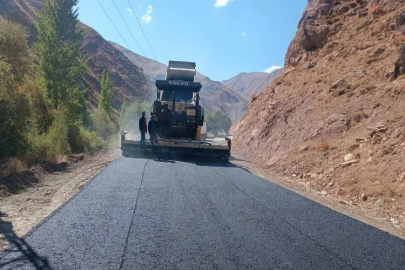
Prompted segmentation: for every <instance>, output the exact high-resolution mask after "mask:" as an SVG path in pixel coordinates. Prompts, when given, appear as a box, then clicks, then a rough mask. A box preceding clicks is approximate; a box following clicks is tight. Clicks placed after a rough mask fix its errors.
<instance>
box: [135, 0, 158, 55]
mask: <svg viewBox="0 0 405 270" xmlns="http://www.w3.org/2000/svg"><path fill="white" fill-rule="evenodd" d="M128 3H129V6H130V7H131V9H132V11H133V13H134V15H135V18H136V21H137V22H138V25H139V28H141V31H142V34H143V36H144V37H145V39H146V42H148V45H149V48H150V50H151V51H152V53H153V55H154V56H155V60H156V61H158V59H157V57H156V54H155V52H154V51H153V49H152V46H151V45H150V43H149V40H148V38H147V37H146V35H145V32H144V31H143V29H142V25H141V23H140V22H139V20H138V16H136V13H135V9H134V8H133V7H132V4H131V1H129V0H128Z"/></svg>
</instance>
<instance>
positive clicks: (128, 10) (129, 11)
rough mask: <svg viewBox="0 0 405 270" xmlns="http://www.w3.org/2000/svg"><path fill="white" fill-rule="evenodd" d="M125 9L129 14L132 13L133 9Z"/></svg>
mask: <svg viewBox="0 0 405 270" xmlns="http://www.w3.org/2000/svg"><path fill="white" fill-rule="evenodd" d="M125 10H126V11H127V12H128V13H129V14H131V15H134V11H133V10H132V9H131V8H129V7H127V8H126V9H125Z"/></svg>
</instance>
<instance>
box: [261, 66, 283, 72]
mask: <svg viewBox="0 0 405 270" xmlns="http://www.w3.org/2000/svg"><path fill="white" fill-rule="evenodd" d="M280 68H283V67H279V66H271V67H269V68H268V69H266V70H265V71H264V72H266V73H269V74H270V73H272V72H273V71H275V70H277V69H280Z"/></svg>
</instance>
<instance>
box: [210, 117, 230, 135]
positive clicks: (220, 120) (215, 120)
mask: <svg viewBox="0 0 405 270" xmlns="http://www.w3.org/2000/svg"><path fill="white" fill-rule="evenodd" d="M205 121H206V122H207V128H208V131H209V132H212V133H214V134H215V133H217V132H218V131H219V130H221V129H223V130H224V131H225V132H228V131H229V129H230V128H231V126H232V121H231V119H230V118H229V116H228V115H226V114H224V113H223V112H221V111H216V112H213V113H209V114H208V115H207V116H206V117H205Z"/></svg>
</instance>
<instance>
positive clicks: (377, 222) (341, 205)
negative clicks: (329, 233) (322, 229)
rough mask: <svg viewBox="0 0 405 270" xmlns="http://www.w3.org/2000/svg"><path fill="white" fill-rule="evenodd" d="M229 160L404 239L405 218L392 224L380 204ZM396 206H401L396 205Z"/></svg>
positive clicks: (233, 159) (238, 160) (240, 160)
mask: <svg viewBox="0 0 405 270" xmlns="http://www.w3.org/2000/svg"><path fill="white" fill-rule="evenodd" d="M231 162H232V163H233V164H235V165H237V166H240V167H242V168H244V169H247V170H248V171H250V172H251V173H253V174H255V175H257V176H259V177H261V178H263V179H266V180H268V181H270V182H273V183H275V184H277V185H280V186H282V187H284V188H286V189H289V190H291V191H293V192H296V193H298V194H300V195H301V196H304V197H306V198H308V199H310V200H312V201H315V202H317V203H319V204H322V205H324V206H326V207H329V208H331V209H333V210H335V211H338V212H340V213H342V214H344V215H347V216H350V217H352V218H354V219H357V220H360V221H362V222H364V223H367V224H369V225H371V226H373V227H376V228H378V229H380V230H383V231H385V232H388V233H390V234H392V235H395V236H397V237H400V238H402V239H405V220H404V221H403V222H402V223H401V222H400V223H398V224H394V223H393V220H392V219H390V218H388V217H387V215H385V212H386V211H387V209H385V208H383V207H381V206H375V205H373V204H371V205H370V204H367V202H353V201H346V200H345V199H344V198H339V197H338V196H334V194H328V193H325V192H322V190H318V189H316V188H314V187H312V186H310V185H308V184H307V183H306V182H305V181H297V178H291V177H287V176H283V175H280V174H277V173H274V172H272V171H270V170H266V169H263V168H262V167H261V166H260V165H257V164H254V163H252V162H249V161H246V160H243V159H241V158H239V157H237V156H235V155H233V158H232V159H231ZM393 203H395V202H393ZM398 203H400V202H398ZM398 207H402V206H401V205H398ZM404 215H405V213H404ZM395 223H396V222H395Z"/></svg>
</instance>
